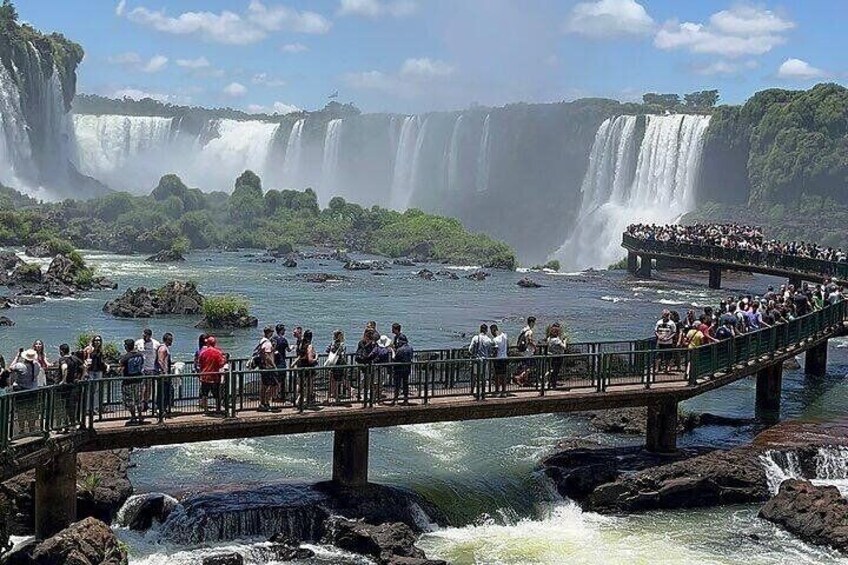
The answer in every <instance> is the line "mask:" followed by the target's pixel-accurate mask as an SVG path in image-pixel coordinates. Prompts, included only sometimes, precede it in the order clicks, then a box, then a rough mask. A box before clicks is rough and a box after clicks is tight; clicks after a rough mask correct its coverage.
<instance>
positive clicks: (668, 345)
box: [657, 343, 674, 360]
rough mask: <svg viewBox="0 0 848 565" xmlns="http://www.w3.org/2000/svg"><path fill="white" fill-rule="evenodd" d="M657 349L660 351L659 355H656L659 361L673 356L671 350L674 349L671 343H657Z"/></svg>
mask: <svg viewBox="0 0 848 565" xmlns="http://www.w3.org/2000/svg"><path fill="white" fill-rule="evenodd" d="M657 349H659V350H660V352H659V354H658V355H657V357H658V358H659V359H662V360H667V359H671V358H672V356H673V354H672V352H671V350H672V349H674V344H673V343H658V344H657ZM664 350H666V351H664Z"/></svg>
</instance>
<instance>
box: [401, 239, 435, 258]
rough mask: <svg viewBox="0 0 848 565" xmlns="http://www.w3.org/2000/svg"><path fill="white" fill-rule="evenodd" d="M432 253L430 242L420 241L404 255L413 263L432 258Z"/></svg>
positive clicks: (432, 248)
mask: <svg viewBox="0 0 848 565" xmlns="http://www.w3.org/2000/svg"><path fill="white" fill-rule="evenodd" d="M433 251H434V246H433V242H432V241H422V242H420V243H416V244H415V245H413V246H412V247H410V248H409V249H407V250H406V253H405V255H406V256H407V257H409V258H410V259H412V260H413V261H427V260H429V259H430V257H432V256H433Z"/></svg>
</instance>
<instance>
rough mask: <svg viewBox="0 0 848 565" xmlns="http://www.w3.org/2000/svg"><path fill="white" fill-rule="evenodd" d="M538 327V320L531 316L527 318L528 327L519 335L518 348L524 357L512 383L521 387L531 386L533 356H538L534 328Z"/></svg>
mask: <svg viewBox="0 0 848 565" xmlns="http://www.w3.org/2000/svg"><path fill="white" fill-rule="evenodd" d="M535 327H536V318H535V317H534V316H530V317H528V318H527V325H526V326H524V328H523V329H522V330H521V333H520V334H518V341H517V342H516V348H517V349H518V352H519V353H520V354H521V355H522V357H524V361H523V362H522V363H521V365H520V366H519V369H518V373H516V375H515V376H514V377H513V379H512V381H513V382H514V383H515V384H517V385H519V386H529V384H530V375H531V373H532V371H533V356H534V355H536V342H535V341H534V340H533V328H535Z"/></svg>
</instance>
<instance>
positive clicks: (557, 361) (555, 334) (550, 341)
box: [547, 322, 568, 388]
mask: <svg viewBox="0 0 848 565" xmlns="http://www.w3.org/2000/svg"><path fill="white" fill-rule="evenodd" d="M547 346H548V355H550V356H551V359H550V361H551V370H550V372H549V373H548V375H549V379H550V380H549V381H548V382H549V383H550V384H549V386H550V388H557V385H558V384H559V373H560V371H561V370H562V364H563V363H564V362H565V358H564V357H563V355H565V354H566V353H568V340H567V339H566V337H565V336H564V335H563V332H562V324H560V323H559V322H555V323H554V324H553V325H551V328H550V335H549V336H548V338H547Z"/></svg>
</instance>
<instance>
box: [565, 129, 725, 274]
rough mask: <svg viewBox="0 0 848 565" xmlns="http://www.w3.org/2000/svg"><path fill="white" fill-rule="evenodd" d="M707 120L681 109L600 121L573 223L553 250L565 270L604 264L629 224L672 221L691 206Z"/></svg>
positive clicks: (616, 250) (616, 252)
mask: <svg viewBox="0 0 848 565" xmlns="http://www.w3.org/2000/svg"><path fill="white" fill-rule="evenodd" d="M640 120H644V126H643V127H644V131H643V132H642V137H641V142H640V141H638V136H639V134H640V131H639V129H640V128H639V125H640V124H639V121H640ZM709 121H710V117H709V116H698V115H686V114H679V115H670V116H644V117H638V116H618V117H616V118H609V119H607V120H605V121H604V122H603V123H602V124H601V126H600V128H598V132H597V134H596V135H595V141H594V143H593V145H592V152H591V154H590V156H589V167H588V169H587V171H586V176H585V177H584V179H583V185H582V193H583V196H582V202H581V206H580V212H579V214H578V219H577V223H576V225H575V227H574V230H573V232H572V233H571V235H570V236H569V238H568V239H567V240H566V242H565V243H564V244H563V245H562V246H561V247H560V249H559V250H558V251H557V253H556V256H557V257H558V258H559V259H561V260H562V261H563V262H564V264H565V265H566V266H567V268H570V269H575V268H585V267H606V266H607V265H609V264H610V263H614V262H615V261H616V260H618V259H619V258H620V257H621V256H622V251H621V234H622V232H623V231H624V229H625V228H626V227H627V225H628V224H631V223H635V222H648V223H654V222H656V223H668V222H673V221H675V220H676V219H678V218H679V217H680V216H681V215H682V214H684V213H686V212H688V211H690V210H692V208H693V207H694V205H695V190H696V181H697V178H698V168H699V166H700V161H701V153H702V149H703V145H704V134H705V133H706V131H707V126H708V125H709ZM637 144H638V151H637Z"/></svg>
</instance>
